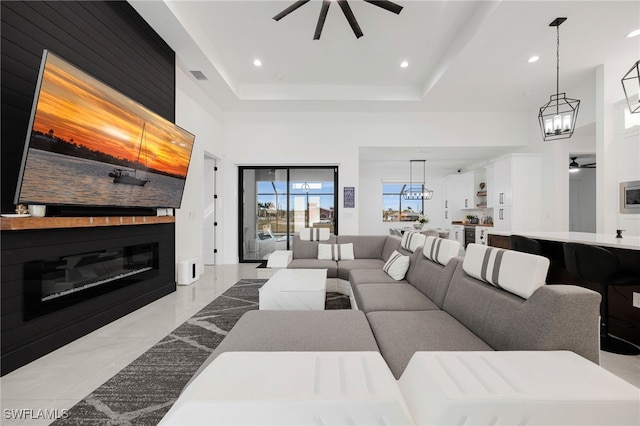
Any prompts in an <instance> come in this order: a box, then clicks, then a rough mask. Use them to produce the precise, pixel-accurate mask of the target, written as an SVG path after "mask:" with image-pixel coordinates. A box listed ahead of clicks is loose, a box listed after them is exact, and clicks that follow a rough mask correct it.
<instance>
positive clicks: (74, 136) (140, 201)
mask: <svg viewBox="0 0 640 426" xmlns="http://www.w3.org/2000/svg"><path fill="white" fill-rule="evenodd" d="M194 140H195V138H194V135H192V134H191V133H189V132H187V131H186V130H184V129H182V128H180V127H178V126H176V125H175V124H174V123H172V122H170V121H169V120H166V119H165V118H163V117H161V116H159V115H158V114H156V113H154V112H153V111H151V110H149V109H148V108H146V107H145V106H143V105H141V104H139V103H138V102H136V101H134V100H132V99H130V98H129V97H127V96H125V95H123V94H122V93H120V92H118V91H117V90H115V89H113V88H111V87H109V86H108V85H106V84H104V83H102V82H101V81H99V80H98V79H96V78H94V77H92V76H90V75H89V74H87V73H85V72H83V71H82V70H80V69H78V68H77V67H75V66H73V65H71V64H70V63H68V62H67V61H65V60H63V59H62V58H60V57H59V56H57V55H55V54H53V53H51V52H50V51H47V50H45V51H44V52H43V55H42V62H41V64H40V73H39V76H38V83H37V86H36V92H35V96H34V101H33V107H32V111H31V118H30V122H29V131H28V132H27V137H26V141H25V147H24V153H23V156H22V165H21V167H20V175H19V177H18V185H17V189H16V195H15V200H14V202H15V204H45V205H50V206H76V207H78V206H79V207H92V208H95V207H98V208H102V207H103V208H114V207H117V208H123V207H124V208H179V207H180V204H181V202H182V193H183V190H184V185H185V180H186V177H187V171H188V169H189V162H190V160H191V152H192V149H193V144H194Z"/></svg>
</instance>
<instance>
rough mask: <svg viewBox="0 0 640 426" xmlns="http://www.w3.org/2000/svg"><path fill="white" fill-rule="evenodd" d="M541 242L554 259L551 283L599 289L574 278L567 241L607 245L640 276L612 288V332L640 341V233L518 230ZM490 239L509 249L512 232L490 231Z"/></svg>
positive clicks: (625, 269)
mask: <svg viewBox="0 0 640 426" xmlns="http://www.w3.org/2000/svg"><path fill="white" fill-rule="evenodd" d="M517 234H518V235H524V236H526V237H529V238H533V239H535V240H537V241H539V242H540V244H541V246H542V250H543V252H544V255H545V256H547V257H549V258H550V259H551V268H550V271H549V276H548V278H547V281H548V283H549V284H576V285H579V286H581V287H586V288H589V289H591V290H593V291H596V292H597V291H599V289H598V285H597V284H594V283H591V282H588V281H583V280H579V279H577V278H575V277H574V276H572V275H571V274H569V272H568V271H567V270H566V267H565V264H564V250H563V247H562V245H563V244H564V243H565V242H577V243H583V244H591V245H596V246H601V247H604V248H606V249H608V250H610V251H611V252H613V253H614V254H615V255H616V256H617V257H618V260H619V262H620V269H621V271H622V273H624V274H625V275H627V276H633V277H637V278H638V285H631V286H623V287H608V288H609V317H610V318H609V333H610V334H612V335H614V336H617V337H620V338H623V339H625V340H628V341H629V342H632V343H635V344H636V345H640V308H636V307H634V306H633V293H634V292H635V293H640V237H634V236H628V237H623V238H621V239H617V238H615V236H614V235H602V234H589V233H582V232H538V233H536V232H531V233H528V232H523V233H517ZM487 243H488V245H490V246H493V247H499V248H505V249H509V248H510V244H509V233H506V232H497V233H496V232H490V233H489V235H488V239H487Z"/></svg>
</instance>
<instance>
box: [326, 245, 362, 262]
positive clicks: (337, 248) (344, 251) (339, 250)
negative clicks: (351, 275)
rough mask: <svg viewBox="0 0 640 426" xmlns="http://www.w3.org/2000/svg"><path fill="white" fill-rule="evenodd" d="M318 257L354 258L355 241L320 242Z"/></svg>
mask: <svg viewBox="0 0 640 426" xmlns="http://www.w3.org/2000/svg"><path fill="white" fill-rule="evenodd" d="M318 259H320V260H354V256H353V243H347V244H322V243H320V244H318Z"/></svg>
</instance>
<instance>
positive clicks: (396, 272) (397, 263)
mask: <svg viewBox="0 0 640 426" xmlns="http://www.w3.org/2000/svg"><path fill="white" fill-rule="evenodd" d="M410 262H411V259H410V258H409V256H405V255H403V254H400V253H398V250H394V251H393V253H391V256H389V260H387V263H385V264H384V266H383V267H382V270H383V271H385V272H386V273H387V275H389V276H390V277H391V278H393V279H394V280H396V281H400V280H401V279H403V278H404V276H405V274H406V273H407V271H408V270H409V264H410Z"/></svg>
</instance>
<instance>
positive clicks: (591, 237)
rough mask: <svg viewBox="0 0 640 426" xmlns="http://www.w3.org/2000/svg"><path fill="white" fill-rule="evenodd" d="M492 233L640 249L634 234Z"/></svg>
mask: <svg viewBox="0 0 640 426" xmlns="http://www.w3.org/2000/svg"><path fill="white" fill-rule="evenodd" d="M490 233H491V234H492V235H501V236H504V237H508V236H509V235H511V234H517V235H523V236H525V237H529V238H534V239H536V240H545V241H557V242H561V243H583V244H590V245H594V246H601V247H615V248H621V249H628V250H640V237H636V236H633V235H628V236H625V235H624V233H623V238H616V237H615V234H614V235H609V234H594V233H590V232H544V231H538V232H501V231H490Z"/></svg>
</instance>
